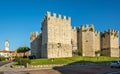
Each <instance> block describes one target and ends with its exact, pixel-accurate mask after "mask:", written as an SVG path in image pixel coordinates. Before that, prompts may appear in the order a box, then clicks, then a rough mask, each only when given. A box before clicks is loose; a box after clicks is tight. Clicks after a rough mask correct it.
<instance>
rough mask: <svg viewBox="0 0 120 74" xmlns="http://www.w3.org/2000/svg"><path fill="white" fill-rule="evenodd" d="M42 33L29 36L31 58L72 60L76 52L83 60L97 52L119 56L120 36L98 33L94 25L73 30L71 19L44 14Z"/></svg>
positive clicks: (112, 31)
mask: <svg viewBox="0 0 120 74" xmlns="http://www.w3.org/2000/svg"><path fill="white" fill-rule="evenodd" d="M41 31H42V32H41V33H40V34H39V33H38V32H32V33H31V34H30V44H31V55H34V56H36V57H37V58H40V57H41V58H60V57H72V56H73V53H75V52H77V51H81V53H82V56H93V57H94V56H96V52H97V51H101V53H102V55H103V56H110V57H119V56H120V50H119V35H118V34H119V33H118V31H115V30H111V29H109V30H108V31H107V32H103V33H102V32H97V31H95V29H94V25H93V24H90V26H89V25H86V26H84V25H82V26H81V27H77V28H76V27H74V28H72V26H71V17H68V18H67V17H66V16H61V15H60V14H59V15H58V16H57V15H56V14H55V13H53V14H52V15H51V13H50V12H47V14H46V15H45V17H44V19H43V21H42V28H41Z"/></svg>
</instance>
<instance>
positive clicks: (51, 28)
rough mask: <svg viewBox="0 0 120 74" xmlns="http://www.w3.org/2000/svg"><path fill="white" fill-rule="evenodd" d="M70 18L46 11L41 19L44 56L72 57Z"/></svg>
mask: <svg viewBox="0 0 120 74" xmlns="http://www.w3.org/2000/svg"><path fill="white" fill-rule="evenodd" d="M71 30H72V28H71V18H70V17H68V18H66V16H63V17H62V16H61V15H58V16H56V14H55V13H53V15H51V14H50V12H47V14H46V16H45V18H44V20H43V21H42V51H41V53H42V54H41V56H42V57H46V58H59V57H72V45H71Z"/></svg>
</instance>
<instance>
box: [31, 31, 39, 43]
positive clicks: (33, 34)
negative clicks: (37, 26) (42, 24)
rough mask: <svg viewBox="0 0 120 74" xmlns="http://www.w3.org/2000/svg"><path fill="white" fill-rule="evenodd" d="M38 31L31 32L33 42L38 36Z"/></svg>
mask: <svg viewBox="0 0 120 74" xmlns="http://www.w3.org/2000/svg"><path fill="white" fill-rule="evenodd" d="M38 35H39V34H38V32H31V33H30V41H31V42H32V41H33V40H34V39H36V38H37V37H38Z"/></svg>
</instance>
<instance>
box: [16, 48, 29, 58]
mask: <svg viewBox="0 0 120 74" xmlns="http://www.w3.org/2000/svg"><path fill="white" fill-rule="evenodd" d="M29 50H30V48H29V47H27V46H24V47H19V48H18V49H17V52H18V53H24V56H25V53H26V52H27V51H29Z"/></svg>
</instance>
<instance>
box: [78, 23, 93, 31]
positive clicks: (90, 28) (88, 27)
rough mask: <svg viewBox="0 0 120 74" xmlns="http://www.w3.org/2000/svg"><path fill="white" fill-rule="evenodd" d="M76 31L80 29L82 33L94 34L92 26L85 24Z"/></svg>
mask: <svg viewBox="0 0 120 74" xmlns="http://www.w3.org/2000/svg"><path fill="white" fill-rule="evenodd" d="M78 29H82V31H83V32H86V31H91V32H94V31H95V30H94V25H93V24H90V26H89V24H86V26H84V25H82V26H81V27H79V28H78Z"/></svg>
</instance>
